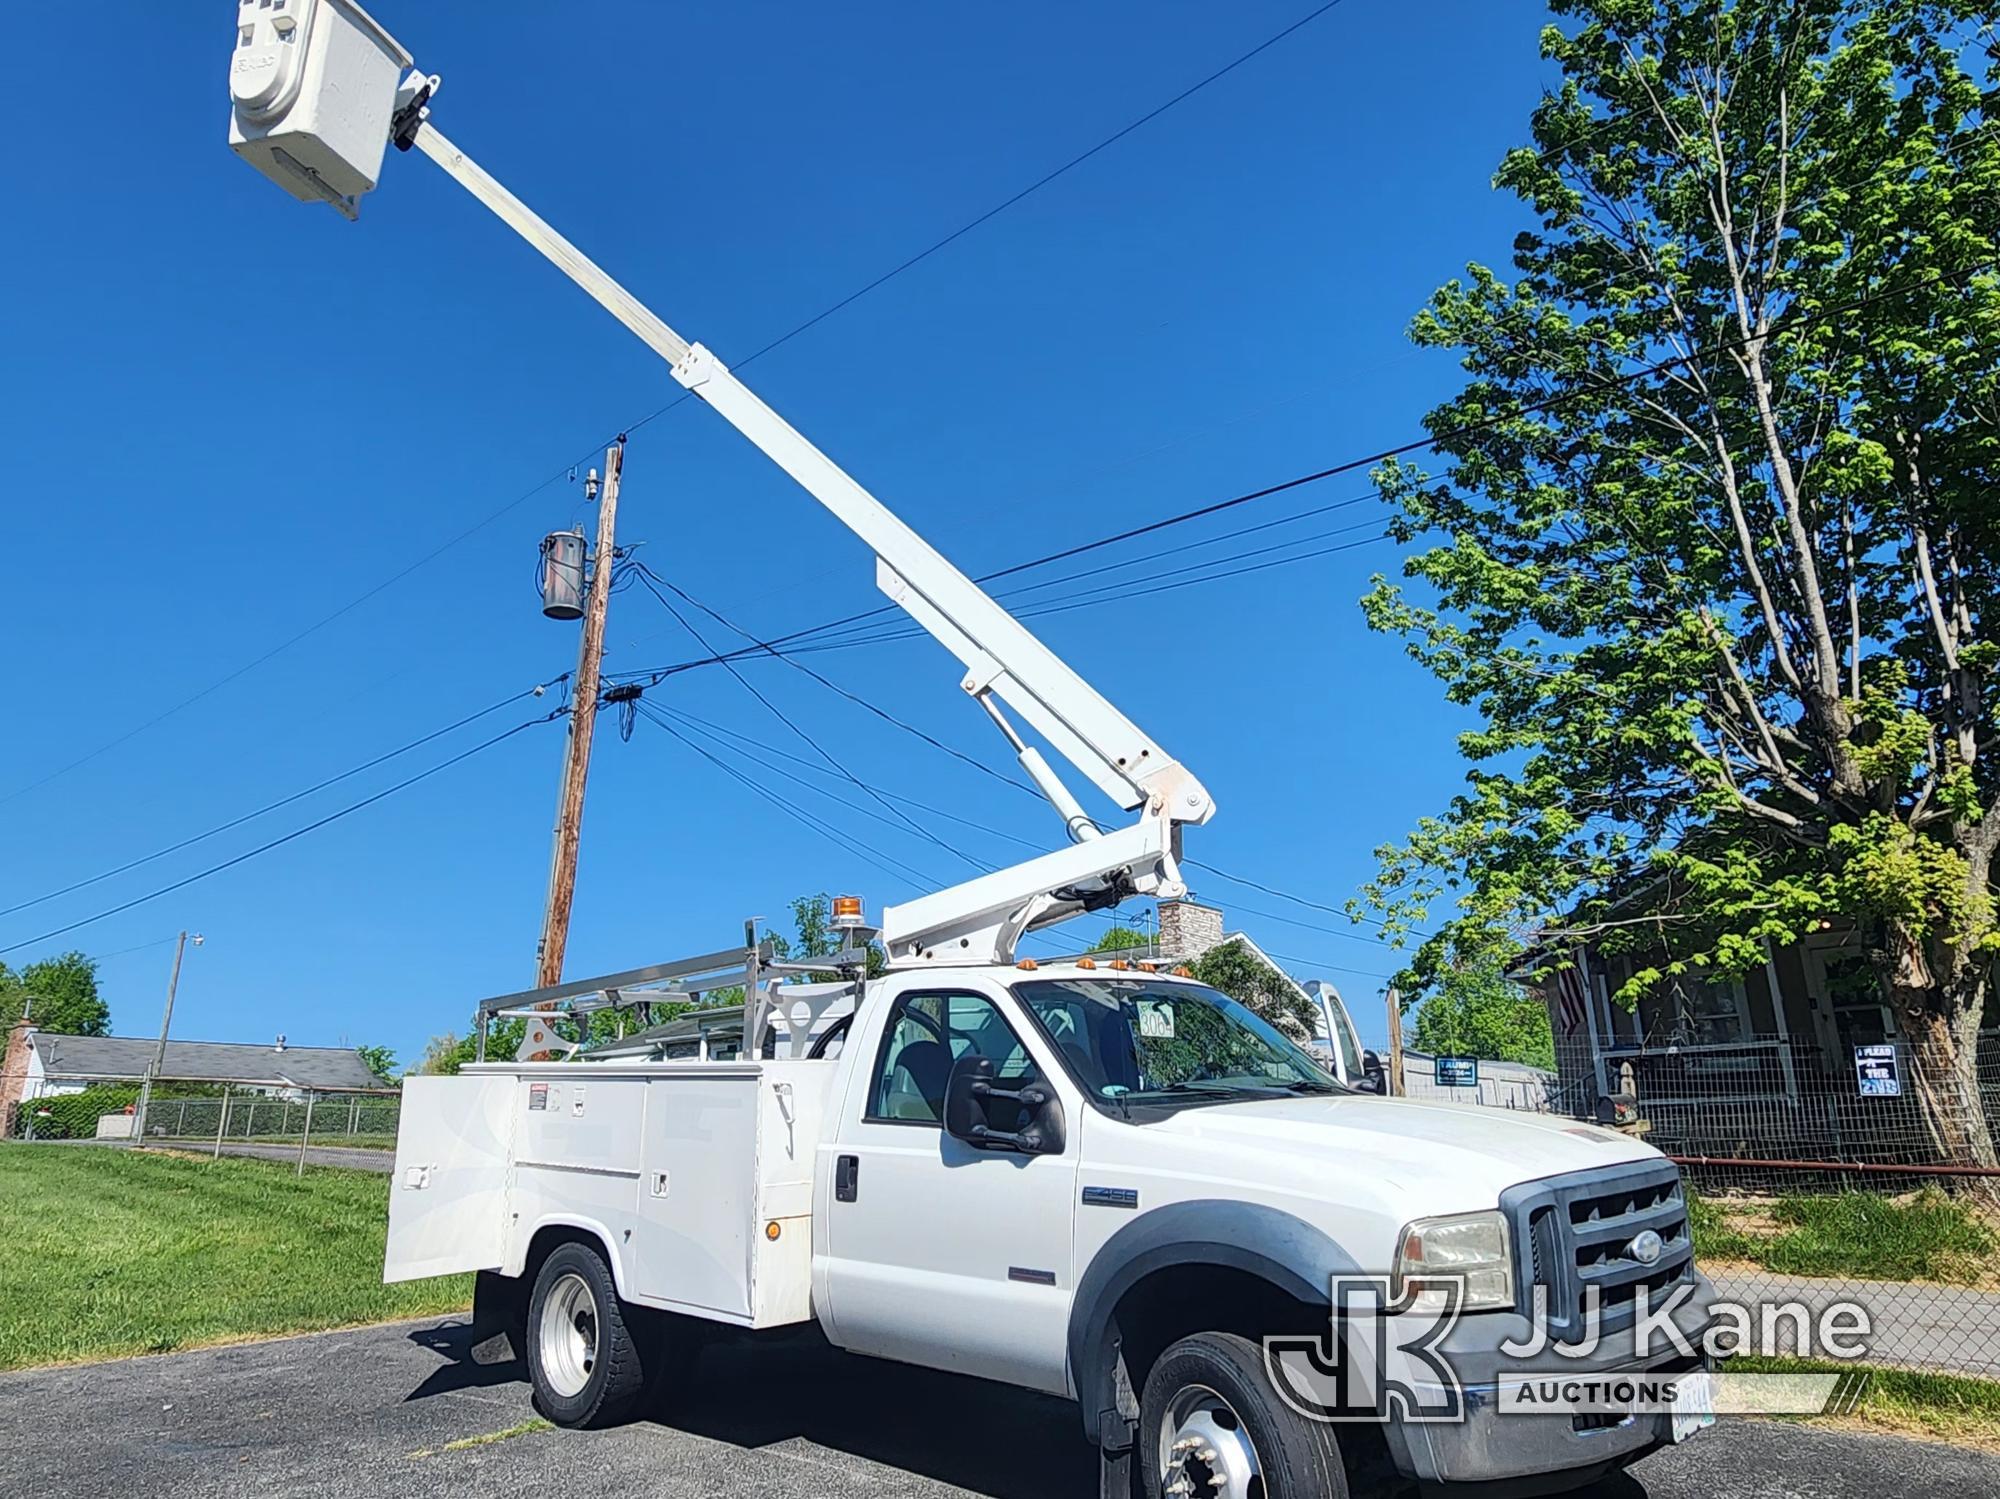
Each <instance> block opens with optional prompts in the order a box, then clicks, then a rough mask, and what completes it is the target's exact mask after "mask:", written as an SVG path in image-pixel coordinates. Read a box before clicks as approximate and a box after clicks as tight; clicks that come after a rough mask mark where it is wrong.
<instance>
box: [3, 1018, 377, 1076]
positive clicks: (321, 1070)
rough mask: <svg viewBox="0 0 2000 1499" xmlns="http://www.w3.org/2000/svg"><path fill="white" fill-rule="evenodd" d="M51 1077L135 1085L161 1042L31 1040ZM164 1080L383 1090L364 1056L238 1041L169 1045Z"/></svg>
mask: <svg viewBox="0 0 2000 1499" xmlns="http://www.w3.org/2000/svg"><path fill="white" fill-rule="evenodd" d="M28 1044H29V1045H30V1046H32V1047H34V1049H35V1052H36V1054H37V1055H38V1056H39V1057H40V1058H41V1062H42V1071H43V1072H44V1073H45V1074H47V1075H48V1076H50V1077H65V1078H81V1079H93V1080H95V1079H102V1080H105V1081H128V1080H129V1081H133V1082H136V1081H138V1080H139V1079H141V1078H143V1077H144V1076H145V1075H146V1069H147V1068H148V1067H149V1066H151V1065H152V1061H153V1052H154V1050H155V1048H157V1047H158V1045H159V1042H158V1041H157V1040H146V1039H144V1038H141V1037H136V1036H64V1035H59V1034H56V1033H53V1032H50V1031H36V1032H35V1033H34V1034H33V1035H31V1036H30V1037H29V1038H28ZM160 1076H161V1077H165V1078H174V1079H178V1080H180V1081H183V1082H203V1083H249V1084H254V1085H256V1086H260V1087H266V1088H379V1087H381V1086H382V1083H381V1080H380V1079H379V1078H377V1077H376V1076H375V1075H374V1074H373V1073H372V1072H370V1071H369V1070H368V1064H367V1063H366V1062H364V1061H362V1060H361V1053H360V1052H358V1051H354V1050H351V1049H349V1048H346V1047H339V1046H287V1047H285V1048H284V1049H282V1050H280V1049H279V1048H278V1047H275V1046H255V1045H248V1044H245V1043H242V1042H237V1041H169V1042H168V1043H167V1059H166V1064H165V1065H164V1066H163V1067H161V1069H160Z"/></svg>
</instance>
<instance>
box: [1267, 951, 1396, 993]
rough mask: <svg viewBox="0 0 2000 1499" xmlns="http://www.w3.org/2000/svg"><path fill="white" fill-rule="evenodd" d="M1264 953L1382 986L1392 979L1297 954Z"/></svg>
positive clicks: (1385, 974)
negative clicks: (1374, 980)
mask: <svg viewBox="0 0 2000 1499" xmlns="http://www.w3.org/2000/svg"><path fill="white" fill-rule="evenodd" d="M1265 951H1266V952H1267V953H1270V955H1271V956H1272V957H1274V958H1276V959H1277V960H1278V961H1279V962H1281V963H1298V964H1300V965H1302V966H1304V967H1306V968H1319V969H1324V970H1326V971H1327V972H1329V973H1351V974H1353V975H1354V976H1355V977H1356V978H1364V979H1376V980H1378V981H1380V982H1382V983H1384V984H1386V983H1388V982H1389V980H1390V979H1391V978H1392V977H1394V975H1392V974H1387V973H1374V972H1371V971H1370V970H1368V969H1366V968H1343V967H1341V966H1340V964H1338V963H1322V962H1320V960H1319V959H1317V958H1302V957H1300V956H1299V955H1298V954H1297V953H1288V952H1271V950H1270V949H1269V948H1266V949H1265Z"/></svg>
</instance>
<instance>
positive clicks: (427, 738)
mask: <svg viewBox="0 0 2000 1499" xmlns="http://www.w3.org/2000/svg"><path fill="white" fill-rule="evenodd" d="M569 675H570V674H569V673H568V672H564V673H563V674H562V675H561V676H559V677H554V678H551V679H550V680H549V681H547V682H543V683H542V684H541V685H539V686H536V687H529V688H525V689H523V690H522V691H520V692H515V693H510V694H508V695H507V696H506V697H503V698H501V699H500V701H499V702H497V703H491V704H489V705H487V706H486V707H484V708H481V709H480V710H479V711H478V712H477V713H468V714H467V715H466V716H465V717H463V718H461V719H459V720H457V721H456V722H454V723H448V724H446V725H445V726H444V727H443V728H441V729H433V730H432V731H431V732H430V733H428V734H425V735H423V736H422V737H421V738H418V739H412V740H411V741H410V742H409V743H408V744H405V745H402V746H399V747H398V748H396V749H392V750H390V751H388V752H387V753H386V754H381V755H377V756H376V757H375V758H374V759H372V760H364V761H362V763H361V764H359V765H355V766H351V767H349V768H348V769H346V770H343V771H341V772H340V773H339V774H338V775H331V776H328V777H327V778H326V779H325V780H323V781H316V782H314V783H313V784H312V785H310V786H308V787H306V788H305V789H304V790H303V791H294V792H293V793H292V794H291V795H289V796H282V797H280V798H278V800H276V801H274V802H266V803H265V804H264V805H263V806H261V807H259V808H258V809H257V810H256V811H254V812H245V813H243V814H242V815H241V816H239V817H232V818H230V819H229V821H227V822H220V823H217V824H216V825H215V826H214V827H212V828H209V829H208V830H207V831H205V832H200V833H196V834H194V835H193V836H192V837H190V838H183V839H181V840H180V842H178V843H170V844H168V845H167V846H166V847H165V848H160V849H155V850H154V851H153V852H152V853H150V854H143V855H141V856H140V857H139V858H136V859H130V860H127V861H126V862H125V863H123V864H120V865H118V866H117V867H116V868H115V869H107V870H105V871H103V872H102V873H101V874H94V875H91V876H90V877H89V878H88V879H82V880H77V881H75V882H74V883H73V884H68V885H64V886H63V887H62V888H61V889H60V890H51V891H48V892H47V893H46V894H43V895H37V896H35V897H34V898H33V899H32V900H24V901H21V902H19V903H18V904H15V905H11V906H8V907H6V908H5V909H0V916H12V915H13V914H14V913H15V912H16V911H25V910H27V909H28V908H29V907H31V906H39V905H42V904H44V903H45V902H47V901H52V900H56V899H58V898H59V897H61V896H65V895H69V894H72V893H74V892H75V891H78V890H82V889H85V888H86V887H88V886H91V885H97V884H101V883H103V882H104V881H105V880H108V879H111V878H113V877H114V876H116V875H121V874H124V873H125V872H126V871H127V870H132V869H137V868H138V867H139V866H140V865H142V864H151V863H152V862H153V861H154V860H156V859H164V858H165V857H166V856H167V855H168V854H176V853H179V852H180V851H181V850H182V849H184V848H190V847H192V846H193V845H195V844H197V843H201V842H204V841H206V840H207V839H210V838H213V837H215V836H216V835H217V834H218V833H226V832H228V831H229V830H230V829H231V828H237V827H241V826H242V825H243V824H244V823H246V822H252V821H255V820H256V819H257V818H259V817H262V816H263V815H264V814H265V813H267V812H275V811H277V810H278V809H279V808H280V807H289V806H290V805H291V804H292V803H293V802H296V801H303V800H304V799H305V798H306V797H309V796H311V795H313V794H314V793H315V792H319V791H324V790H326V788H327V787H329V786H335V785H338V784H339V783H340V782H342V781H346V780H352V779H353V778H354V777H355V776H358V775H360V774H361V773H362V772H363V771H368V770H373V769H374V768H375V767H376V766H378V765H381V764H383V763H385V762H387V761H390V760H394V759H396V758H397V757H398V756H401V755H407V754H408V753H409V752H410V751H411V750H413V749H420V748H422V747H423V746H424V745H426V744H429V743H430V742H431V741H432V740H433V739H442V738H443V737H444V736H445V735H447V734H449V733H452V732H453V731H454V730H457V729H462V728H464V727H465V726H466V725H467V724H469V723H476V722H478V721H479V720H480V719H482V718H485V717H487V716H488V715H489V714H493V713H497V712H499V711H500V710H501V709H502V708H504V707H506V706H507V705H508V704H509V703H517V702H519V701H520V700H521V699H522V698H524V697H535V696H539V695H540V694H541V693H543V692H544V691H546V690H547V689H548V688H550V687H552V686H554V685H556V683H558V682H565V681H568V680H569Z"/></svg>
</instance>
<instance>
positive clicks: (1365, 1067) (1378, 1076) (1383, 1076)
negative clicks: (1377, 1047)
mask: <svg viewBox="0 0 2000 1499" xmlns="http://www.w3.org/2000/svg"><path fill="white" fill-rule="evenodd" d="M1353 1086H1354V1090H1355V1092H1357V1093H1380V1094H1382V1095H1383V1096H1384V1097H1385V1098H1386V1097H1387V1096H1388V1093H1389V1074H1388V1073H1387V1072H1385V1071H1384V1070H1383V1068H1382V1059H1381V1058H1380V1057H1378V1056H1376V1055H1375V1053H1374V1052H1372V1051H1364V1052H1362V1053H1361V1076H1359V1077H1358V1078H1356V1079H1355V1080H1354V1084H1353Z"/></svg>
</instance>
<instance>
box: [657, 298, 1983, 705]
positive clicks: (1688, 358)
mask: <svg viewBox="0 0 2000 1499" xmlns="http://www.w3.org/2000/svg"><path fill="white" fill-rule="evenodd" d="M1995 263H1996V262H1993V261H1986V262H1978V263H1974V264H1972V265H1968V266H1961V267H1958V268H1956V269H1955V270H1953V271H1951V272H1950V273H1949V274H1950V275H1951V276H1952V277H1962V276H1969V275H1974V274H1977V273H1979V272H1980V271H1983V270H1989V269H1992V267H1993V265H1994V264H1995ZM1918 279H1925V278H1918ZM1936 279H1937V276H1936V275H1935V274H1934V275H1932V276H1931V277H1929V278H1928V280H1930V281H1935V280H1936ZM1920 289H1921V288H1920V287H1918V286H1914V285H1903V286H1895V287H1887V286H1885V287H1881V288H1878V289H1877V290H1876V291H1874V292H1870V293H1867V294H1865V295H1863V296H1860V297H1857V298H1854V299H1853V300H1852V301H1849V302H1847V303H1844V304H1839V305H1834V306H1828V307H1823V308H1820V309H1819V310H1817V311H1815V312H1810V313H1804V314H1801V315H1799V316H1798V317H1795V318H1790V319H1786V320H1784V321H1782V322H1780V323H1779V324H1777V325H1776V326H1773V327H1771V328H1768V329H1766V330H1765V331H1764V332H1762V333H1760V334H1755V335H1751V336H1750V337H1747V338H1743V337H1739V338H1735V339H1726V340H1724V341H1722V342H1720V343H1718V344H1715V345H1712V346H1710V347H1707V348H1702V349H1696V350H1692V351H1690V352H1688V353H1685V354H1676V355H1673V356H1671V357H1669V358H1666V359H1661V360H1656V361H1654V362H1653V363H1651V364H1647V365H1642V366H1640V367H1638V368H1636V369H1633V370H1630V371H1627V372H1626V373H1624V374H1622V375H1620V376H1617V377H1616V378H1614V379H1600V380H1592V381H1590V382H1589V383H1588V384H1586V385H1584V386H1582V387H1579V388H1572V389H1569V390H1564V391H1558V392H1556V393H1555V394H1553V395H1550V396H1547V397H1545V398H1543V399H1541V400H1539V401H1530V402H1525V403H1522V404H1519V405H1515V406H1512V407H1510V408H1508V409H1506V410H1504V411H1496V412H1494V413H1493V414H1491V415H1489V416H1485V417H1481V418H1480V419H1478V420H1477V421H1472V422H1466V423H1463V424H1461V425H1459V426H1456V427H1449V428H1446V429H1445V430H1443V431H1441V432H1433V433H1431V434H1429V435H1428V436H1425V437H1421V438H1412V439H1411V440H1409V441H1407V442H1403V443H1399V444H1396V445H1394V446H1391V447H1386V448H1382V449H1380V450H1378V451H1376V452H1373V453H1368V454H1365V455H1363V456H1361V457H1358V458H1349V459H1346V460H1344V461H1342V462H1340V463H1336V464H1332V465H1330V466H1328V467H1326V468H1322V469H1318V470H1315V471H1313V472H1311V473H1307V474H1301V475H1299V476H1297V477H1296V478H1292V479H1286V480H1283V481H1281V482H1279V483H1276V484H1270V485H1266V486H1264V487H1262V488H1260V489H1253V490H1250V491H1248V492H1246V493H1244V494H1239V495H1233V496H1231V497H1230V498H1228V499H1224V500H1217V501H1214V502H1212V503H1209V504H1206V505H1201V506H1197V507H1196V508H1194V509H1192V510H1185V511H1182V512H1180V513H1178V514H1175V515H1169V516H1165V517H1163V518H1162V519H1160V520H1156V521H1150V522H1148V523H1146V524H1144V525H1140V526H1133V527H1129V528H1127V529H1125V530H1123V531H1117V532H1114V533H1113V534H1111V535H1109V536H1102V537H1099V538H1097V539H1096V540H1095V541H1088V542H1083V543H1081V544H1079V545H1077V546H1073V547H1065V548H1063V549H1062V550H1060V551H1055V552H1050V553H1048V554H1046V555H1044V556H1041V557H1035V558H1031V559H1030V560H1028V561H1026V562H1018V563H1015V564H1014V565H1013V566H1011V567H1005V568H1001V569H1000V570H998V571H997V572H991V573H986V574H983V575H981V576H980V577H979V578H977V579H976V580H975V581H977V582H980V583H989V582H993V581H995V580H997V579H999V578H1004V577H1010V576H1012V575H1014V574H1016V573H1021V572H1026V571H1028V570H1029V569H1032V568H1037V567H1044V566H1047V565H1048V564H1050V563H1052V562H1060V561H1064V560H1066V559H1068V558H1071V557H1077V556H1082V555H1084V554H1086V553H1089V552H1094V551H1099V550H1101V549H1103V548H1106V547H1110V546H1115V545H1117V544H1119V543H1120V542H1125V541H1130V540H1134V539H1136V538H1137V537H1140V536H1146V535H1151V534H1152V533H1154V532H1156V531H1161V530H1165V529H1167V528H1168V527H1171V526H1179V525H1185V524H1187V523H1189V522H1192V521H1196V520H1201V519H1205V518H1206V517H1208V516H1211V515H1217V514H1220V513H1222V512H1224V511H1228V510H1234V509H1237V508H1240V507H1241V506H1244V505H1248V504H1254V503H1256V502H1257V501H1260V500H1264V499H1268V498H1270V497H1271V496H1273V495H1278V494H1284V493H1287V492H1289V491H1291V490H1294V489H1299V488H1302V487H1304V486H1306V485H1310V484H1317V483H1320V482H1322V481H1324V480H1326V479H1330V478H1334V477H1336V476H1338V475H1341V474H1347V473H1353V472H1354V471H1356V470H1357V469H1363V468H1369V467H1372V466H1374V465H1375V464H1378V463H1383V462H1386V461H1388V460H1389V459H1391V458H1400V457H1405V456H1407V455H1409V454H1411V453H1415V452H1421V451H1423V450H1425V449H1429V448H1436V447H1440V446H1442V445H1444V444H1445V443H1448V442H1452V441H1455V440H1458V439H1460V438H1464V437H1470V436H1474V435H1477V434H1478V433H1481V432H1484V431H1486V430H1488V429H1489V428H1492V427H1494V426H1496V425H1499V424H1500V423H1503V422H1511V421H1518V420H1520V419H1522V418H1524V417H1529V416H1536V415H1544V414H1546V413H1548V412H1550V411H1553V410H1556V409H1558V408H1560V407H1562V406H1565V405H1568V404H1569V403H1571V402H1573V401H1576V400H1579V399H1581V398H1582V397H1584V396H1586V395H1591V394H1596V393H1598V392H1601V391H1603V390H1606V389H1617V388H1620V387H1622V386H1626V385H1631V384H1634V383H1636V382H1638V381H1640V380H1644V379H1647V378H1649V377H1651V376H1653V375H1658V374H1661V373H1664V372H1665V371H1667V370H1670V369H1675V368H1678V367H1685V366H1689V365H1692V364H1694V363H1695V362H1697V361H1699V360H1702V359H1705V358H1714V357H1716V356H1719V355H1723V354H1727V353H1730V352H1731V351H1733V350H1738V349H1741V348H1743V347H1745V346H1747V345H1748V344H1750V343H1752V342H1758V341H1763V342H1770V341H1771V340H1773V339H1777V338H1780V337H1783V336H1784V335H1786V334H1788V333H1792V332H1795V331H1798V330H1800V329H1803V328H1807V327H1810V326H1812V325H1814V324H1816V323H1820V322H1823V321H1825V320H1827V319H1829V318H1836V317H1845V316H1847V315H1849V314H1850V313H1853V312H1855V311H1858V310H1860V309H1862V308H1864V307H1867V306H1869V305H1871V304H1873V303H1875V302H1880V301H1883V300H1887V299H1890V298H1894V297H1901V296H1906V295H1909V294H1911V293H1912V292H1914V291H1917V290H1920ZM1374 539H1375V538H1369V539H1368V541H1369V542H1372V541H1373V540H1374ZM1383 539H1388V538H1387V536H1386V534H1385V537H1384V538H1383ZM1366 544H1368V542H1362V543H1354V544H1353V545H1366ZM1347 549H1348V548H1346V547H1333V548H1328V549H1326V550H1327V551H1328V552H1330V551H1342V550H1347ZM1323 555H1326V552H1319V553H1314V554H1311V556H1323ZM1307 560H1310V556H1301V557H1298V558H1294V559H1289V561H1307ZM1264 565H1265V566H1270V565H1284V564H1264ZM1260 570H1261V567H1253V568H1247V569H1243V570H1242V571H1244V572H1255V571H1260ZM1240 575H1241V573H1229V574H1218V575H1217V577H1216V578H1215V579H1207V578H1204V579H1196V580H1192V581H1194V582H1208V581H1217V580H1219V579H1220V578H1221V577H1233V576H1240ZM1170 586H1174V585H1164V586H1163V587H1162V588H1155V589H1151V590H1147V592H1160V591H1164V587H1170ZM1183 586H1184V585H1183ZM1133 596H1142V595H1133ZM1065 607H1068V606H1065ZM891 609H892V606H877V607H875V608H871V609H866V610H862V611H860V612H859V613H856V614H850V615H848V616H846V617H845V618H842V619H837V620H831V621H829V622H827V623H825V624H820V625H811V626H808V627H806V628H804V629H799V630H793V631H791V632H789V633H787V634H784V635H778V636H775V637H773V638H772V639H770V640H768V641H765V642H762V643H761V645H759V646H754V647H746V648H744V649H742V650H739V651H734V652H729V653H727V656H728V659H730V660H740V659H742V658H743V657H744V656H747V655H754V654H757V653H758V652H759V651H760V650H761V651H769V650H770V649H771V648H773V647H776V646H786V645H795V644H799V645H801V646H802V648H803V643H804V642H807V641H811V640H814V639H816V638H817V637H820V636H822V635H826V634H828V633H829V632H834V631H838V630H841V629H844V628H846V627H847V626H851V625H855V624H859V623H861V622H863V621H866V620H869V619H873V618H876V617H878V616H881V615H884V614H887V613H890V612H891ZM1054 612H1060V611H1058V610H1054V609H1050V610H1042V611H1039V613H1054ZM1019 617H1020V618H1024V619H1026V618H1035V617H1038V615H1037V613H1031V612H1027V611H1024V612H1023V613H1022V614H1021V615H1020V616H1019ZM876 638H881V639H902V638H909V637H908V636H905V635H901V634H895V635H886V636H881V637H876ZM722 659H723V657H721V656H716V657H712V658H707V659H698V660H693V661H685V662H679V663H677V664H675V665H674V666H672V667H667V668H661V669H659V671H658V672H657V673H644V672H635V673H630V674H628V675H629V676H630V677H638V676H646V675H655V676H656V678H659V679H663V678H664V677H665V676H667V675H671V674H673V673H676V672H680V671H688V670H692V669H694V668H696V667H700V666H709V665H714V664H717V663H718V662H720V661H721V660H722Z"/></svg>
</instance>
